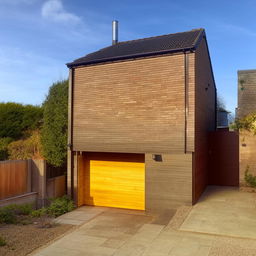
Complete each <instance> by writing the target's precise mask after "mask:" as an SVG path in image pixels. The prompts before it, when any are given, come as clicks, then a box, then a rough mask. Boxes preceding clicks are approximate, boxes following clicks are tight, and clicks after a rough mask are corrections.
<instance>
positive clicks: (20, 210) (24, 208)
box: [15, 204, 33, 215]
mask: <svg viewBox="0 0 256 256" xmlns="http://www.w3.org/2000/svg"><path fill="white" fill-rule="evenodd" d="M32 211H33V206H32V204H21V205H15V213H16V214H18V215H30V214H31V213H32Z"/></svg>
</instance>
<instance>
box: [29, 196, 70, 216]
mask: <svg viewBox="0 0 256 256" xmlns="http://www.w3.org/2000/svg"><path fill="white" fill-rule="evenodd" d="M73 209H75V205H74V202H73V201H72V200H71V199H70V198H69V197H68V196H63V197H58V198H54V199H51V204H50V206H49V207H46V208H45V207H44V208H41V209H38V210H34V211H32V212H31V216H32V217H44V216H52V217H58V216H60V215H62V214H64V213H67V212H70V211H72V210H73Z"/></svg>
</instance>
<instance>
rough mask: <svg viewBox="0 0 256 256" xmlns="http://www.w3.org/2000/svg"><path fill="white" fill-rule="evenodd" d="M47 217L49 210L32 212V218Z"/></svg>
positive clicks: (43, 209) (42, 209)
mask: <svg viewBox="0 0 256 256" xmlns="http://www.w3.org/2000/svg"><path fill="white" fill-rule="evenodd" d="M45 215H47V208H41V209H38V210H34V211H32V212H31V216H32V217H35V218H38V217H43V216H45Z"/></svg>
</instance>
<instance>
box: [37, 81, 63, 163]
mask: <svg viewBox="0 0 256 256" xmlns="http://www.w3.org/2000/svg"><path fill="white" fill-rule="evenodd" d="M43 108H44V118H43V128H42V139H41V141H42V148H43V156H44V158H45V159H46V160H47V162H48V163H50V164H52V165H54V166H62V165H63V164H64V163H65V162H66V161H67V130H68V80H64V81H59V82H57V83H54V84H53V85H52V86H51V87H50V89H49V93H48V96H47V97H46V99H45V101H44V103H43Z"/></svg>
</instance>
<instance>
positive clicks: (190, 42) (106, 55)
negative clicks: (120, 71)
mask: <svg viewBox="0 0 256 256" xmlns="http://www.w3.org/2000/svg"><path fill="white" fill-rule="evenodd" d="M204 35H205V32H204V29H194V30H191V31H186V32H181V33H175V34H168V35H162V36H155V37H148V38H143V39H138V40H131V41H124V42H118V43H117V44H115V45H111V46H109V47H106V48H103V49H101V50H99V51H96V52H93V53H90V54H88V55H86V56H84V57H82V58H79V59H76V60H74V61H73V62H71V63H68V64H67V66H68V67H73V66H80V65H88V64H93V63H100V62H106V61H114V60H121V59H130V58H136V57H143V56H151V55H158V54H164V53H171V52H181V51H188V50H191V51H192V50H195V48H196V46H197V45H198V43H199V42H200V40H201V38H202V37H203V36H204Z"/></svg>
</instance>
